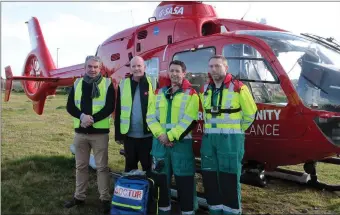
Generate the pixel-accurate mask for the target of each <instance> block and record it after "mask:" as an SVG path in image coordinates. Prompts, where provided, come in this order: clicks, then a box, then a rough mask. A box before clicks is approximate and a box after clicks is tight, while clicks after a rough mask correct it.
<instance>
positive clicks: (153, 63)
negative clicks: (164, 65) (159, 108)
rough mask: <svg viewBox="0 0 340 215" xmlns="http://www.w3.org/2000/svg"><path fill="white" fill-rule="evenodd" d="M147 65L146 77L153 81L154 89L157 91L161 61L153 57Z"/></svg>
mask: <svg viewBox="0 0 340 215" xmlns="http://www.w3.org/2000/svg"><path fill="white" fill-rule="evenodd" d="M145 65H146V71H145V73H146V76H147V77H149V78H150V79H151V83H152V87H153V89H154V90H155V89H156V88H157V83H158V72H159V59H158V58H157V57H153V58H151V59H149V60H146V61H145Z"/></svg>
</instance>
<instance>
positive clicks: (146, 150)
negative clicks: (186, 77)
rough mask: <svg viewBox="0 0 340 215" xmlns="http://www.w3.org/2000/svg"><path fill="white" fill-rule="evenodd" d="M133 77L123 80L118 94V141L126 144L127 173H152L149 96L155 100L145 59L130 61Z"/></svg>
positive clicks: (137, 58) (116, 121)
mask: <svg viewBox="0 0 340 215" xmlns="http://www.w3.org/2000/svg"><path fill="white" fill-rule="evenodd" d="M130 69H131V76H130V77H127V78H125V79H123V80H122V81H121V82H120V84H119V86H118V92H117V105H116V111H115V140H116V142H117V143H118V144H124V152H125V172H129V171H131V170H133V169H138V162H139V161H140V162H141V165H142V168H143V171H147V172H148V171H150V169H151V155H150V151H151V147H152V133H151V132H150V131H149V129H148V125H147V123H146V112H147V109H148V102H149V101H150V99H149V98H150V96H153V89H152V84H151V81H150V80H149V79H148V78H147V77H146V75H145V69H146V65H145V62H144V60H143V58H141V57H139V56H135V57H134V58H132V59H131V61H130Z"/></svg>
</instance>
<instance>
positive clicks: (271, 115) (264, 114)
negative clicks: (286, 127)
mask: <svg viewBox="0 0 340 215" xmlns="http://www.w3.org/2000/svg"><path fill="white" fill-rule="evenodd" d="M280 113H281V110H259V111H258V113H257V115H256V120H255V123H254V124H252V125H251V127H250V129H249V131H248V133H247V134H252V135H255V136H258V135H260V136H263V135H266V136H279V132H280V125H279V124H278V123H261V121H263V120H266V121H267V120H271V121H279V120H280ZM256 122H257V123H256Z"/></svg>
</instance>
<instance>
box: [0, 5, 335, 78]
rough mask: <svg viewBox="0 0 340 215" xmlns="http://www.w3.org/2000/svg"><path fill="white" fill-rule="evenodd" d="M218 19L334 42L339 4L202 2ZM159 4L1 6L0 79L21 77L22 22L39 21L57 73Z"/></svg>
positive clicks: (144, 19) (24, 29) (25, 44)
mask: <svg viewBox="0 0 340 215" xmlns="http://www.w3.org/2000/svg"><path fill="white" fill-rule="evenodd" d="M205 3H207V4H211V5H213V6H215V7H216V8H215V9H216V11H217V14H218V16H219V17H221V18H234V19H240V18H241V17H242V16H243V15H244V14H245V13H246V11H247V10H248V8H250V10H249V11H248V13H247V15H246V16H245V18H244V20H248V21H257V22H258V21H260V20H261V18H265V19H266V21H267V24H268V25H273V26H277V27H279V28H282V29H285V30H289V31H292V32H295V33H303V32H308V33H314V34H318V35H320V36H325V37H330V36H332V37H334V38H336V39H337V40H338V41H340V30H339V23H338V22H339V20H340V13H339V9H340V2H320V3H318V2H254V3H247V2H205ZM158 4H159V2H21V3H20V2H2V3H1V6H2V7H1V9H2V11H1V75H2V77H4V74H3V73H4V67H5V66H7V65H11V66H12V71H13V73H14V74H15V75H20V74H21V73H22V68H23V65H24V60H25V58H26V57H27V54H28V53H29V51H30V50H31V46H30V42H29V36H28V30H27V26H26V25H25V21H28V20H29V18H30V17H32V16H36V17H37V18H38V19H39V22H40V25H41V28H42V31H43V34H44V38H45V41H46V43H47V46H48V48H49V49H50V52H51V54H52V57H53V59H54V61H55V62H56V56H57V48H60V50H59V60H58V64H59V67H65V66H70V65H74V64H78V63H83V61H84V59H85V57H86V56H87V55H90V54H95V51H96V49H97V47H98V45H99V44H100V43H102V42H103V41H104V40H105V39H107V38H108V37H109V36H111V35H113V34H114V33H116V32H119V31H121V30H124V29H126V28H129V27H132V26H134V25H140V24H143V23H146V22H148V18H149V17H151V16H152V14H153V12H154V9H155V8H156V6H157V5H158Z"/></svg>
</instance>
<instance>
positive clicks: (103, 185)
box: [65, 56, 115, 213]
mask: <svg viewBox="0 0 340 215" xmlns="http://www.w3.org/2000/svg"><path fill="white" fill-rule="evenodd" d="M101 65H102V62H101V59H100V58H99V57H97V56H88V57H87V58H86V61H85V75H84V77H83V78H78V79H76V81H75V82H74V85H73V88H72V90H71V92H70V94H69V97H68V101H67V112H68V113H69V114H70V115H72V116H73V126H74V129H75V137H74V145H75V159H76V169H77V170H76V189H75V193H74V197H73V198H72V200H70V201H68V202H66V203H65V207H66V208H71V207H73V206H75V205H80V204H83V203H84V200H85V198H86V191H87V188H88V166H89V159H90V152H91V148H92V150H93V154H94V159H95V162H96V167H97V183H98V191H99V193H100V197H99V198H100V200H101V202H102V210H103V212H105V213H107V212H109V211H110V206H111V195H110V193H109V191H110V189H109V188H110V184H109V183H110V181H109V179H110V178H109V168H108V143H109V132H110V125H111V114H112V112H113V111H114V99H115V97H114V96H115V94H114V88H113V85H112V81H111V78H105V77H103V76H102V74H101V73H100V70H101Z"/></svg>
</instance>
